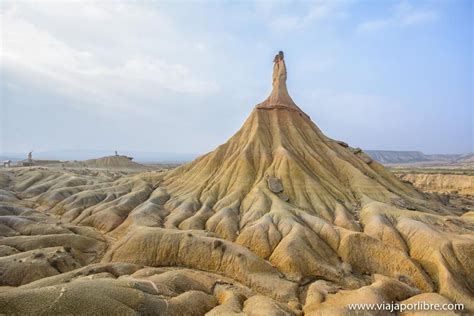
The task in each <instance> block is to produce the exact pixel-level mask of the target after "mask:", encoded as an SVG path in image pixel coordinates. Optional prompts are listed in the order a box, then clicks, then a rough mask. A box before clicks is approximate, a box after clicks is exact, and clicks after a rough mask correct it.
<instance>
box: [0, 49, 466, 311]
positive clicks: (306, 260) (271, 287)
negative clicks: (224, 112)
mask: <svg viewBox="0 0 474 316" xmlns="http://www.w3.org/2000/svg"><path fill="white" fill-rule="evenodd" d="M286 77H287V72H286V66H285V61H284V58H283V54H279V55H277V56H276V58H275V63H274V68H273V89H272V92H271V94H270V96H269V97H268V98H267V99H266V100H265V101H263V102H262V103H260V104H258V105H257V106H256V107H255V108H254V109H253V111H252V113H251V114H250V116H249V118H248V119H247V120H246V122H245V123H244V125H243V126H242V127H241V129H240V130H239V131H238V132H237V133H236V134H235V135H234V136H232V137H231V138H230V139H229V140H228V141H227V142H226V143H224V144H223V145H221V146H219V147H218V148H217V149H216V150H214V151H212V152H210V153H208V154H207V155H204V156H202V157H200V158H198V159H196V160H195V161H193V162H191V163H188V164H185V165H183V166H181V167H179V168H176V169H174V170H172V171H169V172H147V173H141V174H130V175H118V176H117V175H115V174H107V173H106V172H105V171H100V172H99V173H97V174H95V173H94V174H92V173H93V172H98V171H90V170H89V171H87V172H84V173H83V174H78V173H77V171H74V172H73V171H67V170H66V171H65V170H51V169H31V170H30V169H18V170H13V171H11V172H9V173H2V174H1V176H0V177H1V178H0V183H1V185H2V188H3V190H4V191H1V192H3V193H2V195H0V196H1V197H2V201H4V202H2V203H5V206H4V207H7V208H8V207H19V208H21V209H22V210H25V207H29V208H31V209H33V210H34V212H41V216H45V217H47V218H51V220H54V221H58V222H60V223H61V224H59V225H60V227H62V226H61V225H66V227H65V229H68V230H72V232H73V234H75V235H79V236H78V237H75V238H79V237H81V235H84V234H85V233H84V232H83V231H80V229H89V228H93V229H94V234H98V235H100V236H101V238H99V237H96V238H95V239H94V240H96V244H94V245H93V246H90V247H92V248H91V249H93V251H92V252H93V253H94V254H97V255H96V256H95V257H94V258H93V259H87V260H90V261H86V260H85V259H84V260H82V261H81V262H78V263H79V264H80V265H81V267H82V266H85V265H88V264H89V266H86V267H82V268H81V267H78V268H77V269H73V270H71V269H65V270H64V271H60V272H61V273H58V274H51V275H45V276H46V277H44V278H41V279H37V280H36V281H34V282H31V281H29V282H16V284H11V285H12V286H18V287H14V288H8V289H5V290H3V291H2V292H1V293H0V309H3V310H6V311H7V312H12V313H13V312H16V313H22V312H25V311H26V312H31V313H33V312H34V313H36V312H37V311H44V312H46V311H47V312H51V313H54V312H63V313H66V312H73V311H75V310H80V311H83V312H90V311H93V309H92V308H93V307H92V306H94V308H97V310H99V311H111V312H124V313H128V312H130V313H133V312H142V313H149V312H151V313H153V312H155V313H158V312H157V311H159V313H161V314H168V315H182V314H190V315H202V314H204V313H206V312H208V313H209V314H210V315H230V314H248V315H252V314H254V315H292V314H302V313H305V314H308V315H312V314H314V315H318V314H328V315H333V314H337V313H339V314H344V313H346V312H347V308H348V307H347V304H349V303H358V302H361V303H364V302H375V303H378V302H384V301H407V300H408V301H410V300H411V301H416V300H419V299H421V298H420V297H428V298H429V299H431V300H436V301H446V302H457V303H463V304H465V305H466V308H467V309H468V310H471V311H473V310H474V304H473V303H472V302H473V290H474V264H473V261H472V259H471V258H473V257H474V235H473V229H474V216H473V213H472V212H465V211H463V210H461V209H458V208H455V207H452V206H449V205H446V204H443V203H441V201H440V199H439V198H436V197H435V196H432V195H430V194H426V193H423V192H421V191H418V190H417V189H415V188H414V187H413V186H411V185H410V184H407V183H404V182H401V181H400V180H399V179H397V178H396V177H395V176H394V175H393V174H391V173H390V172H389V171H387V170H386V169H385V168H384V167H383V166H382V165H380V164H379V163H377V162H375V161H373V160H372V159H371V158H370V157H368V156H367V155H366V154H365V153H364V152H363V151H362V150H360V149H358V148H352V147H349V146H348V145H347V144H346V143H344V142H342V141H337V140H333V139H330V138H328V137H327V136H325V135H324V134H323V133H322V132H321V131H320V130H319V128H318V127H317V126H316V125H315V124H314V123H313V122H312V121H311V119H310V118H309V116H308V115H307V114H305V113H304V112H303V111H302V110H301V109H300V108H299V107H298V106H297V105H296V104H295V102H294V101H293V100H292V99H291V97H290V96H289V94H288V90H287V87H286ZM22 212H23V211H21V212H20V213H19V214H13V216H12V218H13V219H12V220H13V221H19V220H20V219H19V218H20V217H21V216H22V214H23V213H22ZM8 216H9V215H7V217H8ZM0 219H1V217H0ZM18 225H20V224H18ZM21 225H23V224H21ZM44 225H46V223H45V224H44ZM7 226H9V227H12V225H10V224H8V225H7ZM38 227H42V228H41V230H42V231H41V232H40V233H41V234H45V235H48V234H49V233H46V232H48V229H49V228H48V227H47V226H44V228H43V223H41V225H38ZM14 230H15V231H17V232H18V231H19V230H17V229H14ZM23 230H25V229H23ZM6 231H8V230H6ZM20 233H21V232H20ZM71 235H72V234H71ZM70 237H71V238H72V236H70ZM7 238H9V237H7ZM103 242H105V244H106V250H105V251H103V248H101V247H102V246H101V245H102V244H101V243H103ZM1 244H2V245H3V246H9V245H10V244H14V243H10V244H8V243H6V242H5V239H2V242H1ZM14 245H15V244H14ZM35 247H36V248H41V247H42V245H37V246H35ZM48 247H49V246H48ZM71 247H72V248H74V249H75V250H74V251H76V250H77V252H79V251H82V250H81V249H84V247H85V246H83V245H82V243H81V244H80V245H77V246H76V247H75V246H71ZM81 247H82V248H81ZM13 248H15V246H13ZM36 248H35V249H36ZM23 249H27V248H22V249H17V251H18V252H20V253H22V251H24V250H23ZM13 251H14V250H13ZM73 253H74V252H73ZM15 255H17V254H10V253H6V255H5V256H4V258H5V260H6V259H8V260H10V259H9V258H10V257H11V256H15ZM78 256H79V255H78ZM78 260H79V259H78ZM0 262H1V261H0ZM90 264H93V265H90ZM89 268H90V269H92V270H88V269H89ZM117 271H118V272H117ZM1 278H3V276H2V277H0V279H1ZM2 282H5V281H2ZM30 282H31V283H30ZM89 290H90V292H89ZM94 291H96V292H94ZM104 291H106V292H107V293H108V294H107V297H106V299H103V300H100V299H98V298H97V297H98V296H100V294H99V292H101V293H103V292H104ZM423 295H425V296H423ZM19 298H21V299H22V300H25V301H27V300H29V301H31V300H34V302H36V303H34V304H33V305H30V306H29V307H25V306H23V305H22V304H21V303H20V300H18V299H19ZM45 301H47V302H48V303H45ZM112 301H119V302H120V304H115V305H114V304H112V303H110V302H112ZM112 305H113V306H112ZM27 308H28V309H27Z"/></svg>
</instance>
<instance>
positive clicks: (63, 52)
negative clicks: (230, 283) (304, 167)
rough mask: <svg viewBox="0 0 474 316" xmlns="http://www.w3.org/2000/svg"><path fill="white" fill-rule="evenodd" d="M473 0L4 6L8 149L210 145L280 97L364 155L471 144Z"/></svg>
mask: <svg viewBox="0 0 474 316" xmlns="http://www.w3.org/2000/svg"><path fill="white" fill-rule="evenodd" d="M473 10H474V9H473V2H472V1H460V0H456V1H454V0H451V1H375V0H374V1H349V0H348V1H337V0H333V1H312V2H308V1H304V2H301V1H278V2H277V1H259V2H253V1H242V2H238V1H227V2H221V1H199V2H198V1H193V2H191V1H189V2H184V1H178V2H176V1H175V2H158V1H157V2H150V1H146V2H145V1H142V2H138V1H134V2H132V1H128V2H119V1H107V2H100V1H68V2H66V1H15V2H8V1H3V2H2V3H1V11H0V14H1V17H0V18H1V39H2V42H1V60H0V67H1V82H0V92H1V106H0V124H1V126H0V152H27V151H30V150H34V151H43V150H56V149H82V148H84V149H85V148H87V149H89V148H95V149H119V150H125V149H126V150H140V151H156V152H177V153H198V154H200V153H204V152H207V151H209V150H212V149H213V148H215V147H216V146H217V145H219V144H221V143H223V142H225V141H226V140H227V139H228V138H229V137H230V136H231V135H232V134H233V133H234V132H235V131H237V129H238V128H239V127H240V126H241V124H242V123H243V121H244V120H245V118H246V117H247V116H248V114H249V113H250V111H251V109H252V108H253V106H254V105H255V104H257V103H259V102H260V101H262V100H263V99H264V98H265V97H266V96H267V95H268V93H269V92H270V88H271V68H272V59H273V56H274V54H275V53H276V52H277V51H278V50H283V51H284V52H285V57H286V62H287V68H288V86H289V91H290V94H291V95H292V97H293V99H294V100H295V101H296V103H297V104H298V105H299V106H300V107H301V108H302V109H303V110H304V111H305V112H306V113H308V114H309V115H310V116H311V118H312V119H313V121H314V122H315V123H316V124H317V125H318V126H319V127H320V128H321V129H322V130H323V132H324V133H325V134H326V135H328V136H329V137H332V138H336V139H341V140H344V141H347V142H348V143H349V144H350V145H351V146H358V147H361V148H365V149H385V150H388V149H392V150H421V151H423V152H425V153H467V152H473V151H474V146H473V134H474V131H473V122H474V116H473V115H474V114H473V95H472V91H473V85H474V83H473V73H474V66H473V45H474V44H473Z"/></svg>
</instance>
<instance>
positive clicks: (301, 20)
mask: <svg viewBox="0 0 474 316" xmlns="http://www.w3.org/2000/svg"><path fill="white" fill-rule="evenodd" d="M351 3H352V1H349V0H318V1H313V2H311V3H309V4H308V3H306V2H296V3H295V2H291V3H285V2H281V3H278V5H276V4H275V3H272V2H263V3H262V2H257V7H258V10H259V12H261V13H263V14H264V15H265V18H266V20H267V21H268V25H269V27H270V28H271V29H273V30H276V31H291V30H294V29H298V28H303V27H306V26H308V25H310V24H311V23H313V22H316V21H321V20H326V19H329V18H344V17H346V16H347V15H348V13H347V9H348V7H349V5H350V4H351ZM299 5H302V6H307V8H306V9H305V10H304V11H305V13H304V14H289V13H287V12H290V11H291V10H290V8H292V7H294V6H299Z"/></svg>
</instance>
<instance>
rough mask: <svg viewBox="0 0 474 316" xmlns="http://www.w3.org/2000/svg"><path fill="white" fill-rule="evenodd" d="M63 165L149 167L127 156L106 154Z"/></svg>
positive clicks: (104, 167)
mask: <svg viewBox="0 0 474 316" xmlns="http://www.w3.org/2000/svg"><path fill="white" fill-rule="evenodd" d="M63 165H64V166H65V167H85V168H97V169H141V170H144V169H149V168H147V167H146V166H144V165H141V164H139V163H136V162H134V161H132V160H131V159H130V158H129V157H127V156H106V157H101V158H97V159H89V160H84V161H79V162H68V163H64V164H63Z"/></svg>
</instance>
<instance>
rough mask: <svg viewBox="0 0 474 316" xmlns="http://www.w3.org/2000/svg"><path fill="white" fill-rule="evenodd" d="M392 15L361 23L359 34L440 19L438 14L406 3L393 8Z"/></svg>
mask: <svg viewBox="0 0 474 316" xmlns="http://www.w3.org/2000/svg"><path fill="white" fill-rule="evenodd" d="M392 11H393V13H392V15H391V16H389V17H386V18H381V19H374V20H370V21H365V22H362V23H359V24H358V25H357V27H356V32H357V33H364V32H374V31H379V30H382V29H385V28H388V27H403V26H411V25H418V24H424V23H429V22H432V21H435V20H436V19H437V18H438V12H437V11H435V10H432V9H427V8H417V7H415V6H413V5H410V4H408V3H406V2H401V3H399V4H398V5H396V6H394V7H393V8H392Z"/></svg>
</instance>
